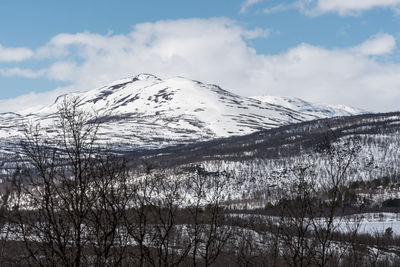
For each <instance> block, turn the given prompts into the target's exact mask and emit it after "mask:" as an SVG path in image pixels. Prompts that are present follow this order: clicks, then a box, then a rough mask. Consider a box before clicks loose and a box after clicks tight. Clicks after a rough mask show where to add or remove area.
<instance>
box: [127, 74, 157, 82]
mask: <svg viewBox="0 0 400 267" xmlns="http://www.w3.org/2000/svg"><path fill="white" fill-rule="evenodd" d="M134 80H140V81H148V80H157V81H161V79H160V78H158V77H157V76H155V75H153V74H149V73H140V74H138V75H136V76H135V77H134Z"/></svg>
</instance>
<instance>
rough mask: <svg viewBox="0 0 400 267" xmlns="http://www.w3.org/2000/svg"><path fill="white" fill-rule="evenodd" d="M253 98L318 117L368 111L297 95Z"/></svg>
mask: <svg viewBox="0 0 400 267" xmlns="http://www.w3.org/2000/svg"><path fill="white" fill-rule="evenodd" d="M252 98H253V99H257V100H260V101H262V102H265V103H269V104H274V105H279V106H282V107H285V108H289V109H292V110H295V111H298V112H301V113H304V114H308V115H310V116H315V117H316V118H330V117H337V116H351V115H358V114H367V113H368V112H367V111H365V110H362V109H357V108H352V107H348V106H343V105H330V104H320V103H311V102H308V101H305V100H303V99H300V98H297V97H282V96H254V97H252Z"/></svg>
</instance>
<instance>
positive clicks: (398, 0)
mask: <svg viewBox="0 0 400 267" xmlns="http://www.w3.org/2000/svg"><path fill="white" fill-rule="evenodd" d="M398 5H400V0H318V9H319V10H321V11H323V12H337V13H339V14H341V15H346V14H351V13H353V12H359V11H364V10H368V9H371V8H377V7H380V8H387V7H396V6H398Z"/></svg>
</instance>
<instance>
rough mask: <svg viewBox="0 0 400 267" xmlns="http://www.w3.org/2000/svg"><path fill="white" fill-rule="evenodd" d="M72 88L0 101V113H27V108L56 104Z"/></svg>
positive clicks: (33, 93)
mask: <svg viewBox="0 0 400 267" xmlns="http://www.w3.org/2000/svg"><path fill="white" fill-rule="evenodd" d="M70 91H71V88H68V87H64V88H61V87H60V88H56V89H54V90H52V91H49V92H43V93H35V92H30V93H28V94H24V95H21V96H18V97H16V98H12V99H4V100H0V112H10V111H18V112H20V111H25V110H27V108H33V107H41V106H42V105H44V104H49V103H52V102H54V100H55V99H56V98H57V97H58V96H59V95H62V94H65V93H68V92H70Z"/></svg>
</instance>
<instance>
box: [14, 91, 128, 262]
mask: <svg viewBox="0 0 400 267" xmlns="http://www.w3.org/2000/svg"><path fill="white" fill-rule="evenodd" d="M80 103H81V100H80V99H79V98H66V99H64V101H63V102H62V104H61V105H60V106H59V111H58V120H57V124H56V125H55V126H54V127H53V129H52V133H50V134H49V133H48V131H47V132H46V131H45V130H43V129H41V128H40V126H39V125H34V126H31V127H29V128H27V129H26V131H25V137H24V139H23V140H22V142H21V148H22V152H23V156H22V158H21V162H22V163H21V164H20V166H19V168H18V169H17V171H16V179H15V181H14V182H15V185H16V187H15V191H14V198H13V205H14V215H13V217H14V218H15V221H14V222H13V223H14V225H16V226H17V227H15V234H16V235H17V236H19V237H20V238H21V239H22V240H23V242H24V244H25V248H26V251H27V252H28V255H29V256H28V257H27V258H26V260H27V262H28V263H29V264H35V265H40V266H49V265H51V266H56V265H64V266H76V267H78V266H83V265H85V266H86V265H89V264H100V265H103V266H107V265H118V264H119V263H120V262H121V259H122V256H121V255H122V254H121V253H119V254H118V255H116V254H115V253H114V252H115V251H113V250H112V248H113V247H114V246H115V245H116V243H117V242H118V245H119V246H120V247H121V246H122V247H124V246H126V240H122V239H121V237H120V236H119V233H118V231H117V230H118V229H119V221H120V220H121V218H123V216H122V212H123V210H124V209H125V206H126V203H127V200H126V199H122V197H121V196H125V195H126V194H125V190H126V187H124V185H125V184H126V173H125V172H124V166H123V165H121V164H119V163H118V160H116V158H114V157H111V156H110V155H108V154H107V153H106V152H104V151H102V153H103V154H101V153H100V152H101V149H100V146H99V144H98V142H97V141H98V140H97V132H98V129H99V120H98V116H97V115H96V114H93V113H89V112H87V111H82V110H80V109H79V106H80ZM47 130H48V129H47ZM100 154H101V155H100ZM120 193H122V195H120ZM120 251H121V250H120ZM122 251H123V249H122ZM93 255H94V256H93ZM111 255H112V257H111Z"/></svg>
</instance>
